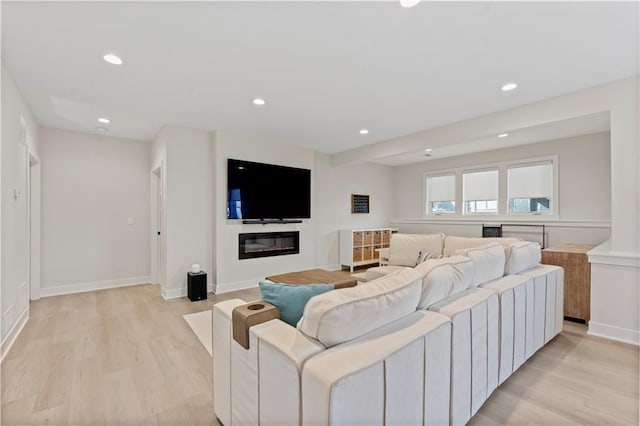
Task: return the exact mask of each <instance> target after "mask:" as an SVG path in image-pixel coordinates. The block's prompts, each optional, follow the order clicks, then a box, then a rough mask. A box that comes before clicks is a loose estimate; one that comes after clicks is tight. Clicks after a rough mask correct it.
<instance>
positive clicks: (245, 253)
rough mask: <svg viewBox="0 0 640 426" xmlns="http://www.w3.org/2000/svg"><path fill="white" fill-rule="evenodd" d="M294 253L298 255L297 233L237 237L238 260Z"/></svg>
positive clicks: (259, 233) (267, 233)
mask: <svg viewBox="0 0 640 426" xmlns="http://www.w3.org/2000/svg"><path fill="white" fill-rule="evenodd" d="M296 253H300V232H299V231H290V232H258V233H250V234H240V235H239V244H238V257H239V258H240V259H252V258H255V257H268V256H283V255H285V254H296Z"/></svg>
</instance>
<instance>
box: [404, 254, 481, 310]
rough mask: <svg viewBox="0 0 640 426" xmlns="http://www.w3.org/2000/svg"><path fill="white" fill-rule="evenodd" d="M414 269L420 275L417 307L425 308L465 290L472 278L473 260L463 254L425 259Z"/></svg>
mask: <svg viewBox="0 0 640 426" xmlns="http://www.w3.org/2000/svg"><path fill="white" fill-rule="evenodd" d="M415 269H416V271H418V272H419V273H420V275H422V294H421V296H420V303H418V309H427V308H428V307H429V306H431V305H433V304H434V303H437V302H439V301H441V300H443V299H446V298H447V297H449V296H452V295H454V294H457V293H460V292H463V291H465V290H466V289H468V288H469V286H470V285H471V282H472V280H473V261H472V260H471V259H469V258H468V257H464V256H451V257H445V258H443V259H431V260H427V261H426V262H423V263H421V264H420V265H418V266H416V268H415Z"/></svg>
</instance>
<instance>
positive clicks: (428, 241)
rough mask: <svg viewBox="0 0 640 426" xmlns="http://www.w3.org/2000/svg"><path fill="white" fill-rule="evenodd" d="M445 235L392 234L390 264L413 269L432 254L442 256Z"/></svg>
mask: <svg viewBox="0 0 640 426" xmlns="http://www.w3.org/2000/svg"><path fill="white" fill-rule="evenodd" d="M443 241H444V234H392V235H391V243H390V244H389V264H390V265H399V266H409V267H411V268H413V267H414V266H416V264H418V263H419V261H420V260H421V259H422V258H423V257H424V256H425V255H426V254H427V253H430V254H432V255H433V256H435V257H438V256H441V255H442V243H443Z"/></svg>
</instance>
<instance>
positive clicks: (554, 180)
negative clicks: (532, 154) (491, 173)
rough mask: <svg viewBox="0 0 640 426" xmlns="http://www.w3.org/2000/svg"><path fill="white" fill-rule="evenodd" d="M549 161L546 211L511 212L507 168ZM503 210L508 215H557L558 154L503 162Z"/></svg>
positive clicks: (547, 162) (535, 164)
mask: <svg viewBox="0 0 640 426" xmlns="http://www.w3.org/2000/svg"><path fill="white" fill-rule="evenodd" d="M549 163H551V170H552V174H553V176H552V177H551V192H552V194H551V198H550V199H549V211H548V212H512V211H511V209H510V208H509V181H508V179H509V169H511V168H515V167H529V166H538V165H542V164H549ZM504 179H505V195H504V198H505V202H506V204H505V211H506V213H507V215H509V216H546V217H549V216H551V217H558V216H559V212H558V211H557V209H558V204H557V200H558V156H557V155H553V156H548V157H539V158H530V159H527V160H525V161H514V162H511V161H510V162H508V163H506V164H505V172H504Z"/></svg>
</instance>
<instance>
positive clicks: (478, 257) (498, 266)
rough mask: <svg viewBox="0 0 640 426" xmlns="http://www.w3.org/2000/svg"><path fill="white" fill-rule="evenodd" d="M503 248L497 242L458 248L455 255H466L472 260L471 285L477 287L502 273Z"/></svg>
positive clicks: (499, 276) (500, 275)
mask: <svg viewBox="0 0 640 426" xmlns="http://www.w3.org/2000/svg"><path fill="white" fill-rule="evenodd" d="M504 251H505V249H504V247H502V245H500V244H498V243H491V244H486V245H484V246H480V247H475V248H468V249H459V250H456V251H455V254H456V255H460V256H466V257H468V258H469V259H471V260H472V261H473V280H471V287H478V286H479V285H480V284H484V283H486V282H489V281H491V280H495V279H497V278H501V277H502V276H503V275H504V262H505V253H504Z"/></svg>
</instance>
